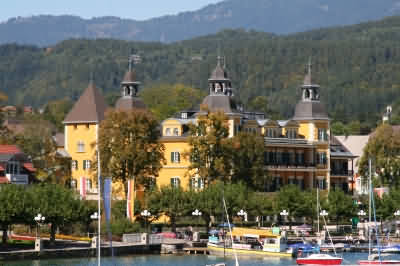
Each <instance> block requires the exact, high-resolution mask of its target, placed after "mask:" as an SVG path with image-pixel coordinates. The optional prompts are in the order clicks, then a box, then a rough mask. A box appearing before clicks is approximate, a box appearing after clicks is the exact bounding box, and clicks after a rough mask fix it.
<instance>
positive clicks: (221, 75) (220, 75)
mask: <svg viewBox="0 0 400 266" xmlns="http://www.w3.org/2000/svg"><path fill="white" fill-rule="evenodd" d="M221 60H222V57H220V56H218V63H217V66H216V67H215V69H214V70H213V72H212V73H211V76H210V78H209V80H226V79H228V73H227V72H226V70H225V67H223V66H222V65H221Z"/></svg>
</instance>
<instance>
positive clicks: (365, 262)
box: [358, 260, 400, 265]
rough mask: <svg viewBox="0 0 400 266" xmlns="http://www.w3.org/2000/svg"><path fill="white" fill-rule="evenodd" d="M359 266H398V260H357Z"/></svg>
mask: <svg viewBox="0 0 400 266" xmlns="http://www.w3.org/2000/svg"><path fill="white" fill-rule="evenodd" d="M358 264H359V265H382V264H392V265H393V264H397V265H400V260H381V261H379V260H359V261H358Z"/></svg>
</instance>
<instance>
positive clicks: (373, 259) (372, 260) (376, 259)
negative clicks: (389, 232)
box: [358, 159, 400, 265]
mask: <svg viewBox="0 0 400 266" xmlns="http://www.w3.org/2000/svg"><path fill="white" fill-rule="evenodd" d="M368 166H369V178H368V185H369V193H368V194H369V200H368V203H369V223H368V225H370V224H371V212H372V211H373V212H374V221H375V232H376V239H377V244H378V247H377V251H378V253H377V254H371V230H370V229H369V228H368V236H369V237H368V243H369V244H368V246H369V248H368V259H367V260H359V261H358V264H359V265H380V264H392V265H393V264H397V265H400V260H383V259H382V257H383V256H382V254H381V247H380V244H379V236H378V226H377V224H376V213H375V202H374V197H373V194H372V178H371V176H372V175H371V159H369V160H368Z"/></svg>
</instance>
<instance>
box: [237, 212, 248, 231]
mask: <svg viewBox="0 0 400 266" xmlns="http://www.w3.org/2000/svg"><path fill="white" fill-rule="evenodd" d="M237 215H238V216H241V217H242V227H243V220H244V218H245V217H246V215H247V212H245V211H244V210H240V211H238V213H237Z"/></svg>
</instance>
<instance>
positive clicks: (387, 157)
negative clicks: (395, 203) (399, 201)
mask: <svg viewBox="0 0 400 266" xmlns="http://www.w3.org/2000/svg"><path fill="white" fill-rule="evenodd" d="M399 155H400V132H399V131H397V130H394V129H393V127H392V126H391V125H389V124H382V125H380V126H379V127H378V128H377V129H376V131H375V132H374V133H373V135H372V136H371V137H370V138H369V140H368V143H367V145H366V146H365V148H364V151H363V155H362V157H361V159H360V161H359V169H360V172H361V174H362V175H363V176H368V160H369V159H370V158H371V160H372V166H373V168H374V171H373V172H376V173H377V174H378V176H379V181H380V185H391V186H394V187H396V188H397V187H398V186H399V185H400V179H399V177H400V158H399Z"/></svg>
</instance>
